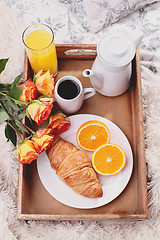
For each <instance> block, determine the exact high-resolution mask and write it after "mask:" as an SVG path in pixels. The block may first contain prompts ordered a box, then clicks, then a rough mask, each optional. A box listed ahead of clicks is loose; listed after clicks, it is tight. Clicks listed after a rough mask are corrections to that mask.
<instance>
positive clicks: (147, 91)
mask: <svg viewBox="0 0 160 240" xmlns="http://www.w3.org/2000/svg"><path fill="white" fill-rule="evenodd" d="M22 2H23V3H22ZM26 2H27V3H26ZM32 2H33V5H32V11H30V15H29V14H28V9H29V7H30V9H31V1H18V0H16V1H9V0H8V1H7V0H6V1H5V2H3V0H1V1H0V31H1V32H0V58H5V57H9V58H10V59H9V62H8V63H7V67H6V70H5V71H4V72H3V74H1V75H0V81H1V82H12V81H13V79H14V78H15V76H17V75H18V74H19V73H21V72H22V71H23V58H24V48H23V45H22V41H21V35H22V31H23V30H24V27H25V26H26V25H29V24H31V23H32V22H36V21H38V19H39V17H40V10H39V12H38V11H36V10H34V7H35V5H34V3H35V2H38V1H32ZM48 2H50V4H53V5H52V8H48V11H49V14H50V18H48V19H47V20H46V16H44V11H43V13H42V10H41V21H43V20H45V21H48V24H50V25H54V23H56V24H58V22H59V25H56V24H55V25H54V28H55V29H54V30H55V33H56V35H55V36H56V43H62V42H64V43H67V42H72V43H85V42H86V43H96V42H97V39H99V38H100V37H101V36H102V34H104V32H105V31H106V32H107V31H108V29H106V30H104V31H102V32H99V33H98V34H91V33H89V32H86V31H85V30H84V29H83V28H82V27H81V26H80V24H79V23H78V21H77V19H76V18H74V16H72V17H71V18H70V22H67V18H68V15H67V14H70V11H69V9H68V8H67V1H59V2H58V1H48ZM51 2H52V3H51ZM6 3H8V6H7V5H6ZM24 3H26V7H25V8H24V5H23V4H24ZM42 3H43V4H45V7H46V8H47V3H46V1H39V4H40V7H39V9H40V8H41V7H42V6H41V5H42ZM27 4H28V5H27ZM54 7H59V11H58V10H57V11H56V13H55V14H56V20H55V19H54V20H53V18H54V16H53V15H54ZM49 9H50V10H49ZM45 10H46V9H45ZM22 12H23V17H22V16H20V15H22ZM57 12H59V15H57ZM159 13H160V4H159V3H157V4H154V5H152V6H150V7H147V8H145V9H143V10H141V11H138V12H137V13H134V14H132V15H130V16H129V17H127V18H126V19H122V20H121V21H120V22H119V24H121V25H128V26H129V27H130V28H131V29H132V30H133V29H136V28H138V29H140V30H141V31H143V32H144V34H145V37H144V40H143V42H142V44H141V46H140V57H141V74H142V94H143V109H144V129H145V149H146V162H147V167H148V168H147V169H148V172H147V174H148V179H149V181H148V207H149V218H148V219H147V220H143V221H127V220H123V221H122V220H120V221H103V222H95V221H92V222H89V221H88V222H87V221H85V222H82V221H76V222H69V221H60V222H56V221H55V222H54V221H52V222H49V221H19V220H17V219H16V201H17V196H16V191H17V180H18V172H17V170H18V160H17V154H16V153H14V152H12V151H11V150H12V148H13V146H12V145H11V144H10V143H6V139H5V136H4V124H1V125H0V132H1V134H0V151H1V157H0V239H3V240H13V239H19V240H26V239H27V240H34V239H38V240H44V239H48V240H51V239H56V240H58V239H63V240H65V239H70V240H73V239H83V240H84V239H86V240H89V239H97V240H98V239H101V240H102V239H104V240H106V239H108V240H109V239H111V240H112V239H115V240H116V239H117V240H120V239H123V240H124V239H126V240H127V239H134V240H136V239H137V240H139V239H149V240H152V239H157V240H158V239H160V226H159V223H160V150H159V145H160V127H159V119H160V79H159V76H160V37H159V36H160V22H159ZM64 14H65V16H64ZM17 15H18V16H19V18H18V16H17ZM60 19H63V21H65V22H67V24H68V25H65V24H63V21H62V22H61V21H60ZM56 27H57V28H59V31H57V30H56ZM110 27H112V26H110Z"/></svg>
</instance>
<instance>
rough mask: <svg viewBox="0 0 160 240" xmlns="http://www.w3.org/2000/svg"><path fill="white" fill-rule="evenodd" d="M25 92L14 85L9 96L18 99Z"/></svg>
mask: <svg viewBox="0 0 160 240" xmlns="http://www.w3.org/2000/svg"><path fill="white" fill-rule="evenodd" d="M22 92H23V89H22V88H20V87H14V88H12V89H11V91H10V92H9V94H8V96H10V97H12V98H14V99H17V98H19V97H20V96H21V94H22Z"/></svg>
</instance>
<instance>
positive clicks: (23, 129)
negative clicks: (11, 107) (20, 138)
mask: <svg viewBox="0 0 160 240" xmlns="http://www.w3.org/2000/svg"><path fill="white" fill-rule="evenodd" d="M15 123H16V125H17V126H18V127H19V128H20V129H21V130H22V131H24V132H26V133H28V134H29V131H28V129H27V128H26V127H25V126H24V125H23V124H22V123H21V122H20V121H18V120H15Z"/></svg>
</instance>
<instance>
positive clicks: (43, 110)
mask: <svg viewBox="0 0 160 240" xmlns="http://www.w3.org/2000/svg"><path fill="white" fill-rule="evenodd" d="M52 107H53V104H52V103H49V102H40V101H33V102H32V103H31V104H29V106H28V107H27V112H28V114H29V116H30V117H31V118H32V119H33V120H34V121H35V122H36V123H37V124H38V125H40V124H41V123H42V122H43V121H44V120H46V119H47V118H48V117H49V115H50V113H51V110H52Z"/></svg>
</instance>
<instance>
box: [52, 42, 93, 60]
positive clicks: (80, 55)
mask: <svg viewBox="0 0 160 240" xmlns="http://www.w3.org/2000/svg"><path fill="white" fill-rule="evenodd" d="M96 49H97V45H96V44H65V45H64V44H57V45H56V51H57V55H58V58H70V59H72V58H74V59H75V58H77V59H84V58H87V59H94V58H95V57H96V55H97V51H96Z"/></svg>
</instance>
